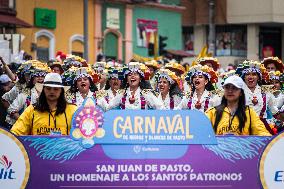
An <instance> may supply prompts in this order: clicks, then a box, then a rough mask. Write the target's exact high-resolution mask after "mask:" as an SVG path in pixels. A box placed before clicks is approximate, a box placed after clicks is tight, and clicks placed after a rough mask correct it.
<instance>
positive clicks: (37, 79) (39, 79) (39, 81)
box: [33, 76, 44, 85]
mask: <svg viewBox="0 0 284 189" xmlns="http://www.w3.org/2000/svg"><path fill="white" fill-rule="evenodd" d="M43 81H44V76H36V77H34V78H33V84H34V85H35V84H36V83H43Z"/></svg>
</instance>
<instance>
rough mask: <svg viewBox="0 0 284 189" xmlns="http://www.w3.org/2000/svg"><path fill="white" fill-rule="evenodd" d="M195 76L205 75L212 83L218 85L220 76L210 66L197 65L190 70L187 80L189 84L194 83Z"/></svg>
mask: <svg viewBox="0 0 284 189" xmlns="http://www.w3.org/2000/svg"><path fill="white" fill-rule="evenodd" d="M195 75H204V76H206V77H207V78H208V80H209V81H210V82H211V83H217V81H218V76H217V74H216V72H215V71H214V70H213V69H212V68H210V67H209V66H206V65H205V66H202V65H201V64H197V65H195V66H192V67H190V68H189V71H188V72H187V74H186V77H185V80H186V81H188V82H192V77H193V76H195Z"/></svg>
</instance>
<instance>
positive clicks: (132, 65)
mask: <svg viewBox="0 0 284 189" xmlns="http://www.w3.org/2000/svg"><path fill="white" fill-rule="evenodd" d="M123 72H124V74H123V76H124V78H126V77H127V75H128V74H129V73H133V72H137V73H139V75H140V76H141V77H143V78H144V79H145V80H149V78H150V71H149V69H148V67H147V66H146V65H144V64H142V63H140V62H129V63H128V66H127V67H124V68H123Z"/></svg>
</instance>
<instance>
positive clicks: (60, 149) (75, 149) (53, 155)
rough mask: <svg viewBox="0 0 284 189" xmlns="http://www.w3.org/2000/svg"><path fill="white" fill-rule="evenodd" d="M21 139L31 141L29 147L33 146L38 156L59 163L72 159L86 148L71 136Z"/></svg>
mask: <svg viewBox="0 0 284 189" xmlns="http://www.w3.org/2000/svg"><path fill="white" fill-rule="evenodd" d="M23 140H24V141H28V142H31V143H30V144H29V147H32V148H34V149H35V150H36V151H37V154H36V155H37V156H39V157H40V158H42V159H46V160H56V161H59V162H60V163H63V162H65V161H67V160H72V159H73V158H75V157H77V156H78V155H79V154H80V153H82V152H83V151H85V150H86V149H85V148H83V147H82V146H81V145H80V141H74V140H72V139H71V138H48V137H39V138H37V137H25V138H23Z"/></svg>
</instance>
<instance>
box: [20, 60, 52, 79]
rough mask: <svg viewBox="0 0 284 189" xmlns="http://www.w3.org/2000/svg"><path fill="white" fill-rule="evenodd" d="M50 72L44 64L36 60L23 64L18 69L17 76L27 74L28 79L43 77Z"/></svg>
mask: <svg viewBox="0 0 284 189" xmlns="http://www.w3.org/2000/svg"><path fill="white" fill-rule="evenodd" d="M49 72H51V69H50V68H49V67H48V65H47V64H46V63H43V62H40V61H38V60H28V61H26V62H24V63H23V64H22V65H21V66H20V67H19V69H18V72H17V73H18V74H20V75H21V74H22V75H25V74H29V75H30V77H31V78H32V77H38V76H42V77H44V76H45V75H46V74H47V73H49Z"/></svg>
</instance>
